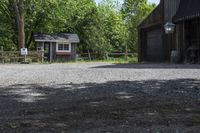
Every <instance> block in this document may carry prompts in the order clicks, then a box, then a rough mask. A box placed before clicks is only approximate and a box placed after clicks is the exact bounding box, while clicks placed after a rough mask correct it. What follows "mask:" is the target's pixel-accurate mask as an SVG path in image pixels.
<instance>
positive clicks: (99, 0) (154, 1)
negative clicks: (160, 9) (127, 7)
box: [95, 0, 159, 4]
mask: <svg viewBox="0 0 200 133" xmlns="http://www.w3.org/2000/svg"><path fill="white" fill-rule="evenodd" d="M95 1H96V2H97V3H99V2H101V1H102V0H95ZM119 1H120V2H122V1H123V0H119ZM149 2H152V3H156V4H158V2H159V0H149Z"/></svg>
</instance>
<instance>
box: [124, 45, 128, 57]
mask: <svg viewBox="0 0 200 133" xmlns="http://www.w3.org/2000/svg"><path fill="white" fill-rule="evenodd" d="M125 59H126V60H128V48H127V44H126V51H125Z"/></svg>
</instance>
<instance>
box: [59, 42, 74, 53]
mask: <svg viewBox="0 0 200 133" xmlns="http://www.w3.org/2000/svg"><path fill="white" fill-rule="evenodd" d="M70 48H71V45H70V44H65V43H58V44H57V48H56V52H71V49H70Z"/></svg>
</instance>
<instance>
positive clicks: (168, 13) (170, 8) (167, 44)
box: [163, 0, 180, 62]
mask: <svg viewBox="0 0 200 133" xmlns="http://www.w3.org/2000/svg"><path fill="white" fill-rule="evenodd" d="M179 3H180V0H164V24H165V23H167V22H172V18H173V17H174V15H175V14H176V12H177V10H178V8H179ZM163 26H164V25H163ZM176 28H177V26H176ZM176 32H178V30H177V29H175V32H174V33H173V34H165V33H164V34H163V40H164V41H163V42H164V49H165V51H164V54H165V60H166V61H167V62H169V61H170V56H171V51H172V50H176V48H177V46H178V44H177V43H176V42H177V33H176Z"/></svg>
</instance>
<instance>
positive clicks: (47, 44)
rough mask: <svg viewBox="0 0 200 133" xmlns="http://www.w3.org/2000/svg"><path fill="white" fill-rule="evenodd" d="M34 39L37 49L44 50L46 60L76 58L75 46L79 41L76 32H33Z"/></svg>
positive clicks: (71, 59) (70, 59)
mask: <svg viewBox="0 0 200 133" xmlns="http://www.w3.org/2000/svg"><path fill="white" fill-rule="evenodd" d="M34 41H35V42H36V45H37V50H42V49H43V50H44V57H45V60H46V61H50V62H55V61H62V62H65V61H74V60H75V59H76V47H77V43H79V42H80V40H79V37H78V35H77V34H67V33H60V34H35V35H34Z"/></svg>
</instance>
